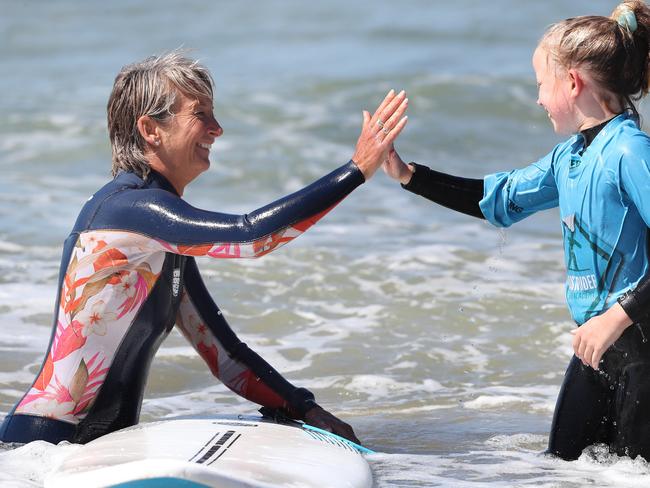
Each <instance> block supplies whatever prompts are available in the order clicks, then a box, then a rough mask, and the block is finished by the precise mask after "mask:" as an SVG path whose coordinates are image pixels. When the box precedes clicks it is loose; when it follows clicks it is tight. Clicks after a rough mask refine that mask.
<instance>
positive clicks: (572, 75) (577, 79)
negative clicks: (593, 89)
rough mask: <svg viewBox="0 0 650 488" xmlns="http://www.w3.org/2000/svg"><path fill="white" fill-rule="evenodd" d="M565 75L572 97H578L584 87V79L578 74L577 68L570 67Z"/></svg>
mask: <svg viewBox="0 0 650 488" xmlns="http://www.w3.org/2000/svg"><path fill="white" fill-rule="evenodd" d="M567 77H568V79H569V83H570V84H571V86H570V93H571V96H572V97H573V98H578V95H580V93H582V90H583V88H584V87H585V80H584V78H583V77H582V75H581V74H580V71H578V70H577V69H570V70H569V71H568V72H567Z"/></svg>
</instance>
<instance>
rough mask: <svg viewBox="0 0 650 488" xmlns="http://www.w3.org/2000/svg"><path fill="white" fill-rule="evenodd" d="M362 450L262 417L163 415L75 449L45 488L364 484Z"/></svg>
mask: <svg viewBox="0 0 650 488" xmlns="http://www.w3.org/2000/svg"><path fill="white" fill-rule="evenodd" d="M362 449H363V448H361V447H360V446H357V445H356V444H353V443H351V442H348V441H345V440H343V439H341V438H339V437H337V436H333V435H331V434H328V433H326V432H322V431H318V430H316V431H314V430H310V429H307V428H303V427H302V426H301V424H298V423H294V422H287V423H278V422H275V421H268V420H266V419H263V418H262V417H248V416H247V417H243V416H219V417H215V418H201V419H177V420H166V421H161V422H152V423H145V424H139V425H136V426H133V427H129V428H127V429H123V430H120V431H117V432H113V433H111V434H108V435H105V436H103V437H100V438H99V439H95V440H94V441H92V442H89V443H88V444H86V445H84V446H82V447H80V448H79V449H77V450H76V451H74V452H73V453H71V454H70V456H68V457H67V458H65V459H64V461H63V463H62V464H61V465H60V466H59V467H58V469H56V470H55V471H54V472H53V473H51V474H50V475H49V476H48V477H46V479H45V488H70V487H71V486H83V487H84V488H95V487H107V486H116V487H119V488H153V487H156V488H158V487H160V488H181V487H182V488H198V487H218V488H279V487H295V488H298V487H301V488H312V487H313V488H316V487H318V488H328V487H331V488H370V487H371V486H372V473H371V471H370V467H369V466H368V463H367V462H366V460H365V459H364V457H363V456H362V455H361V454H360V452H359V450H362Z"/></svg>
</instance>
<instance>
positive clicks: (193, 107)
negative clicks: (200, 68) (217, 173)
mask: <svg viewBox="0 0 650 488" xmlns="http://www.w3.org/2000/svg"><path fill="white" fill-rule="evenodd" d="M173 111H174V115H173V116H172V117H171V118H170V119H168V120H167V121H166V122H165V123H164V124H160V125H159V127H158V129H159V134H160V145H159V147H157V148H156V153H157V155H158V157H159V158H160V160H161V161H162V163H163V164H164V165H165V166H166V168H167V169H168V171H169V175H170V176H171V179H172V180H174V181H172V183H174V185H175V186H176V187H177V189H178V188H179V184H180V186H181V188H184V187H185V185H187V184H188V183H190V182H191V181H192V180H194V178H196V177H197V176H198V175H200V174H201V173H202V172H204V171H205V170H207V169H208V168H209V167H210V148H211V146H212V143H213V142H214V140H215V139H216V138H217V137H219V136H221V135H222V134H223V129H222V128H221V126H220V125H219V122H217V120H216V119H215V118H214V114H213V111H212V100H211V99H209V98H204V99H198V100H197V99H196V98H190V97H188V96H187V95H185V94H184V93H182V92H180V91H179V92H178V95H177V97H176V101H175V103H174V107H173ZM177 183H178V184H177ZM181 192H182V191H181Z"/></svg>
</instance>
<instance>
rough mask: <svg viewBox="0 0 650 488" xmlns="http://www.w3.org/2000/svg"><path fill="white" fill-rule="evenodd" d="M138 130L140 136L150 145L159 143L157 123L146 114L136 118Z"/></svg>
mask: <svg viewBox="0 0 650 488" xmlns="http://www.w3.org/2000/svg"><path fill="white" fill-rule="evenodd" d="M137 126H138V132H139V133H140V135H141V136H142V138H143V139H144V140H145V141H146V142H147V143H148V144H151V145H152V146H157V145H159V144H160V135H159V134H158V124H157V123H156V122H155V121H154V120H153V119H152V118H151V117H149V116H148V115H143V116H141V117H140V118H139V119H138V123H137Z"/></svg>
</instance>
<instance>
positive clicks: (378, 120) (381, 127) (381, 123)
mask: <svg viewBox="0 0 650 488" xmlns="http://www.w3.org/2000/svg"><path fill="white" fill-rule="evenodd" d="M377 125H378V126H379V128H380V129H383V128H384V123H383V122H382V121H381V119H377Z"/></svg>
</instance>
